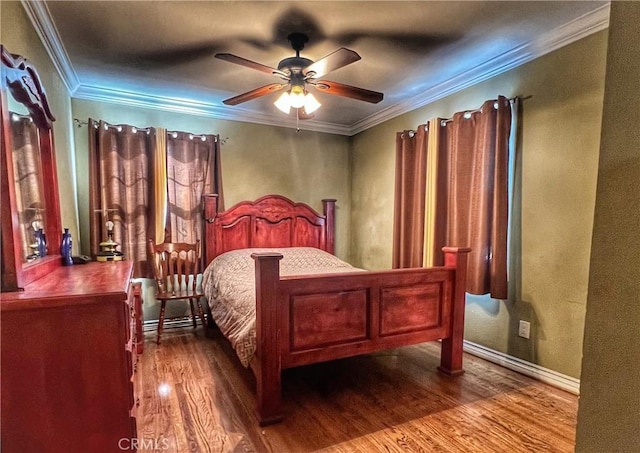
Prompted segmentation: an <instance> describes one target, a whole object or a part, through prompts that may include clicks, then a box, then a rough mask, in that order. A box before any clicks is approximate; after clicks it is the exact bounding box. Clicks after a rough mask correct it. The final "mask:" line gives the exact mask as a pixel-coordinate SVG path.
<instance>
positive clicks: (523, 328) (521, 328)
mask: <svg viewBox="0 0 640 453" xmlns="http://www.w3.org/2000/svg"><path fill="white" fill-rule="evenodd" d="M530 334H531V323H530V322H528V321H523V320H520V324H519V325H518V336H519V337H522V338H526V339H529V335H530Z"/></svg>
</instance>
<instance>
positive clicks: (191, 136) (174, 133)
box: [73, 118, 229, 145]
mask: <svg viewBox="0 0 640 453" xmlns="http://www.w3.org/2000/svg"><path fill="white" fill-rule="evenodd" d="M73 122H74V123H75V124H76V126H77V127H82V126H88V125H89V122H88V121H83V120H81V119H78V118H74V119H73ZM103 123H104V124H105V126H106V127H113V128H115V129H118V132H120V131H121V130H122V125H121V124H111V123H109V122H107V121H103ZM95 127H96V128H98V126H97V125H96V126H95ZM131 127H132V128H133V131H134V133H135V132H137V131H143V132H146V133H147V134H149V133H150V132H151V127H136V126H131ZM180 133H183V134H189V140H193V139H194V138H199V139H201V140H202V141H205V139H206V136H207V135H213V136H214V140H215V141H218V140H219V141H220V144H221V145H224V144H225V143H226V142H227V140H229V137H225V138H223V139H220V136H219V135H215V134H193V133H190V132H181V131H170V130H167V135H171V136H172V137H173V138H176V137H177V136H178V134H180Z"/></svg>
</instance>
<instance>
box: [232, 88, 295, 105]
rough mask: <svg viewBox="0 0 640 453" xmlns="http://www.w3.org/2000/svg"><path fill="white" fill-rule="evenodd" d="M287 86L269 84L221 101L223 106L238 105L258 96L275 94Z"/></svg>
mask: <svg viewBox="0 0 640 453" xmlns="http://www.w3.org/2000/svg"><path fill="white" fill-rule="evenodd" d="M287 86H289V84H288V83H271V84H269V85H265V86H263V87H260V88H256V89H255V90H251V91H247V92H246V93H242V94H239V95H237V96H234V97H232V98H229V99H225V100H224V101H222V102H223V103H224V104H225V105H238V104H241V103H243V102H247V101H250V100H252V99H255V98H259V97H260V96H266V95H267V94H271V93H277V92H278V91H280V90H282V89H284V88H286V87H287Z"/></svg>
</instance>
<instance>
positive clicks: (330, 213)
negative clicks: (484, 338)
mask: <svg viewBox="0 0 640 453" xmlns="http://www.w3.org/2000/svg"><path fill="white" fill-rule="evenodd" d="M335 202H336V200H323V201H322V203H323V208H324V209H323V210H324V212H323V214H322V215H320V214H319V213H317V212H316V211H315V210H313V209H312V208H311V207H309V206H308V205H306V204H303V203H294V202H292V201H291V200H289V199H287V198H285V197H282V196H279V195H267V196H264V197H262V198H260V199H258V200H256V201H246V202H241V203H239V204H237V205H235V206H233V207H232V208H230V209H228V210H227V211H224V212H220V213H218V212H217V195H205V196H204V219H205V221H204V241H203V242H204V245H205V250H204V257H205V264H208V263H210V262H211V260H213V259H214V258H215V257H216V256H218V255H220V254H222V253H224V252H227V251H230V250H237V249H242V248H253V247H316V248H319V249H322V250H325V251H327V252H329V253H332V254H333V253H334V226H335V225H334V213H335ZM443 251H444V253H445V265H444V266H442V267H434V268H415V269H394V270H387V271H379V272H368V271H366V272H354V273H348V274H324V275H311V276H309V275H305V276H289V277H281V276H280V274H279V260H280V259H281V258H282V255H281V254H278V253H270V252H268V253H255V254H253V255H252V256H253V258H254V260H255V273H256V278H255V283H256V352H255V356H254V358H253V360H252V361H251V364H250V366H251V369H252V370H253V372H254V374H255V377H256V383H257V385H256V387H257V408H258V418H259V421H260V424H261V425H268V424H271V423H277V422H279V421H280V420H282V416H283V415H282V412H281V372H282V370H283V369H286V368H292V367H296V366H301V365H307V364H311V363H317V362H323V361H328V360H334V359H338V358H343V357H349V356H354V355H359V354H366V353H370V352H374V351H380V350H385V349H392V348H397V347H400V346H406V345H412V344H416V343H423V342H427V341H433V340H442V351H441V359H440V366H439V367H438V369H439V370H440V371H441V372H443V373H445V374H447V375H450V376H455V375H459V374H462V373H463V370H462V340H463V330H464V310H465V278H466V268H467V253H468V252H469V251H470V250H469V249H467V248H453V247H445V248H444V249H443Z"/></svg>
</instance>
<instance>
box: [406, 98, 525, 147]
mask: <svg viewBox="0 0 640 453" xmlns="http://www.w3.org/2000/svg"><path fill="white" fill-rule="evenodd" d="M532 97H533V95H529V96H514V97H512V98H509V99H507V100H508V101H509V102H510V103H511V104H513V103H514V102H515V101H517V100H519V101H524V100H525V99H531V98H532ZM480 110H481V109H476V110H465V111H464V113H465V115H466V114H471V113H477V112H479V111H480ZM450 121H453V118H442V119H441V120H440V124H441V125H443V126H444V125H445V124H447V123H448V122H450ZM424 130H425V131H426V132H428V131H429V125H428V124H425V125H424ZM415 133H416V131H414V130H410V131H408V134H409V137H411V138H413V136H414V135H415ZM401 137H402V138H404V133H402V134H401Z"/></svg>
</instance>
